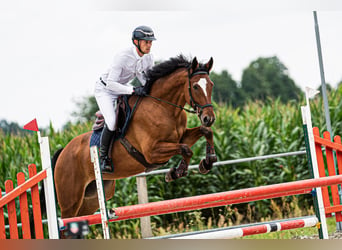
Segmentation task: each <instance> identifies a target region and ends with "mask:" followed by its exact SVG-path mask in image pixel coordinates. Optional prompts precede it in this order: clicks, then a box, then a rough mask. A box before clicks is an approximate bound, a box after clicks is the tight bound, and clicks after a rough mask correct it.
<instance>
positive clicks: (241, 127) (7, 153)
mask: <svg viewBox="0 0 342 250" xmlns="http://www.w3.org/2000/svg"><path fill="white" fill-rule="evenodd" d="M341 100H342V85H340V88H339V89H337V90H332V91H331V92H330V93H329V106H330V117H331V122H332V128H333V134H334V135H337V134H338V135H342V101H341ZM301 105H305V101H304V99H302V101H300V103H298V102H290V103H287V104H283V103H281V102H280V101H279V100H268V101H267V102H266V103H262V102H248V103H246V104H245V106H244V108H242V109H233V108H232V107H231V106H219V105H215V112H216V122H215V123H214V125H213V131H214V141H215V149H216V153H217V156H218V160H219V161H221V160H232V159H240V158H246V157H253V156H261V155H268V154H275V153H284V152H292V151H299V150H305V145H304V135H303V128H302V118H301V111H300V106H301ZM311 112H312V120H313V126H317V127H319V128H320V131H321V132H322V131H324V130H326V125H325V115H324V107H323V101H322V98H321V97H316V98H315V99H314V100H311ZM199 125H200V121H199V119H198V118H197V116H195V115H189V116H188V127H195V126H199ZM91 126H92V124H91V123H84V124H77V125H70V126H68V127H67V128H65V129H64V130H62V131H55V130H54V128H53V126H52V125H50V127H49V128H48V129H46V131H44V132H43V133H42V136H48V137H49V140H50V149H51V155H53V153H54V152H55V151H56V150H57V149H59V148H61V147H64V146H65V145H66V144H67V143H68V142H69V141H70V140H71V139H72V138H74V137H75V136H77V135H79V134H81V133H84V132H86V131H89V130H90V129H91ZM205 145H206V141H205V140H204V139H201V140H199V141H198V142H197V143H196V144H195V145H194V146H193V147H192V150H193V152H194V155H193V157H192V160H191V162H190V164H197V163H199V161H200V160H201V159H202V158H204V157H205ZM179 160H180V157H178V156H175V157H173V158H172V159H171V160H170V161H169V163H168V164H167V166H165V168H170V167H171V166H175V165H177V164H178V162H179ZM30 163H35V164H36V165H37V167H38V169H40V168H41V162H40V151H39V144H38V141H37V136H36V134H35V133H34V132H29V133H23V134H20V135H13V134H12V135H8V134H5V133H4V132H2V131H0V187H1V188H2V189H3V190H4V181H5V180H7V179H15V176H16V174H17V173H18V172H20V171H23V172H27V165H28V164H30ZM307 178H310V174H309V169H308V162H307V158H306V156H305V155H299V156H290V157H284V158H277V159H267V160H260V161H253V162H245V163H240V164H235V165H229V166H223V167H214V168H213V169H212V171H211V172H210V173H209V174H207V175H201V174H199V173H198V172H197V171H195V170H193V171H189V175H188V176H187V177H185V178H181V179H179V180H177V181H174V182H171V183H165V181H164V176H163V175H153V176H148V177H147V183H148V194H149V201H150V202H152V201H160V200H167V199H174V198H179V197H189V196H195V195H201V194H207V193H215V192H222V191H228V190H235V189H242V188H249V187H256V186H262V185H269V184H275V183H283V182H289V181H294V180H301V179H307ZM70 188H72V186H71V187H70ZM294 199H295V203H296V205H295V206H296V208H297V209H298V207H299V209H301V210H305V209H306V210H310V209H311V205H312V204H311V203H312V201H311V198H310V196H305V195H303V196H298V197H288V198H285V199H284V198H282V199H279V200H274V201H270V200H263V201H259V202H250V203H248V204H241V205H234V206H226V207H219V208H212V209H204V210H201V211H200V212H196V211H195V212H191V213H189V212H188V213H186V212H184V213H175V214H170V215H163V216H153V217H151V220H152V225H153V231H154V233H156V234H158V233H161V232H164V233H165V232H167V231H168V230H170V228H173V229H174V230H173V231H178V232H180V231H184V230H190V229H189V228H193V227H201V225H203V224H205V225H209V224H210V225H215V226H220V225H224V224H225V223H226V224H227V223H228V222H229V223H232V224H234V223H235V222H237V221H238V222H254V221H260V220H262V219H263V218H268V217H273V216H274V214H275V212H277V213H278V214H279V211H275V209H274V207H275V205H274V202H276V203H278V205H279V206H282V207H283V206H284V204H291V203H292V202H293V200H294ZM137 203H138V196H137V189H136V181H135V178H128V179H123V180H118V181H117V183H116V192H115V196H114V198H113V199H112V200H110V201H109V202H107V206H108V207H118V206H126V205H133V204H137ZM286 211H287V210H286V209H284V210H283V214H282V215H283V216H284V217H286V216H287V215H288V214H287V213H288V212H286ZM278 216H279V215H278ZM222 220H223V224H222ZM225 221H226V222H225ZM139 223H140V221H139V220H138V219H137V220H129V221H123V222H117V223H111V224H110V227H111V232H112V234H113V237H115V238H140V237H141V235H140V231H139ZM229 223H228V224H229ZM91 229H92V234H93V235H98V233H100V231H101V229H99V227H96V228H95V226H92V227H91ZM95 237H96V236H95Z"/></svg>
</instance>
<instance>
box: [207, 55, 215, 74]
mask: <svg viewBox="0 0 342 250" xmlns="http://www.w3.org/2000/svg"><path fill="white" fill-rule="evenodd" d="M213 63H214V59H213V58H212V57H210V60H209V61H208V62H207V63H206V64H205V68H206V69H207V70H208V72H209V71H210V70H211V68H212V67H213Z"/></svg>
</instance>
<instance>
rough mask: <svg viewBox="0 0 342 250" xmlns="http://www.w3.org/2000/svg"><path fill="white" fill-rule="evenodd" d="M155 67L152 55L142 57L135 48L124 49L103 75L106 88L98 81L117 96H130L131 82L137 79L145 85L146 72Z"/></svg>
mask: <svg viewBox="0 0 342 250" xmlns="http://www.w3.org/2000/svg"><path fill="white" fill-rule="evenodd" d="M153 65H154V60H153V55H152V54H150V53H149V54H145V55H143V56H142V57H140V56H139V54H138V52H137V51H136V48H135V47H130V48H127V49H124V50H122V51H121V52H119V53H118V54H117V55H116V56H115V57H114V60H113V62H112V64H111V66H110V67H109V68H108V69H107V71H106V72H105V73H103V74H102V75H101V79H102V81H103V82H105V83H106V86H105V85H104V84H103V83H101V81H98V84H100V86H101V87H102V88H104V89H106V90H109V91H111V92H112V93H113V94H115V95H118V96H119V95H130V94H132V93H133V86H132V85H131V84H130V82H131V80H133V79H134V78H135V77H137V78H138V80H139V81H140V83H141V84H142V85H145V83H146V79H145V76H144V72H146V71H147V70H148V69H150V68H152V67H153ZM96 87H99V86H96Z"/></svg>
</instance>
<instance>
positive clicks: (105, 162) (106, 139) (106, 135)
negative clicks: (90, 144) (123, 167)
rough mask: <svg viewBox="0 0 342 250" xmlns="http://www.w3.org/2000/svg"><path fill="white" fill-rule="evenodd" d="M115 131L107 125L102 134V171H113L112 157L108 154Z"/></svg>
mask: <svg viewBox="0 0 342 250" xmlns="http://www.w3.org/2000/svg"><path fill="white" fill-rule="evenodd" d="M114 132H115V131H111V130H109V129H108V128H107V126H106V125H105V126H104V127H103V130H102V134H101V146H100V168H101V172H113V164H112V159H111V158H110V157H109V156H108V150H109V147H110V143H111V141H112V138H113V135H114Z"/></svg>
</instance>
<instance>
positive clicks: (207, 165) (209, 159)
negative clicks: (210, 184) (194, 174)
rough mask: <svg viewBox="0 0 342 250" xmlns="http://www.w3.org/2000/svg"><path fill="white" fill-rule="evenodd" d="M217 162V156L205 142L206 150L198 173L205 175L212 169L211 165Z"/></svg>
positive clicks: (212, 147) (212, 148)
mask: <svg viewBox="0 0 342 250" xmlns="http://www.w3.org/2000/svg"><path fill="white" fill-rule="evenodd" d="M214 162H217V156H216V153H215V148H214V146H212V145H210V144H209V143H208V142H207V148H206V157H205V159H203V160H201V162H200V164H199V171H200V173H201V174H207V173H209V171H210V170H211V169H212V167H213V163H214Z"/></svg>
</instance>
